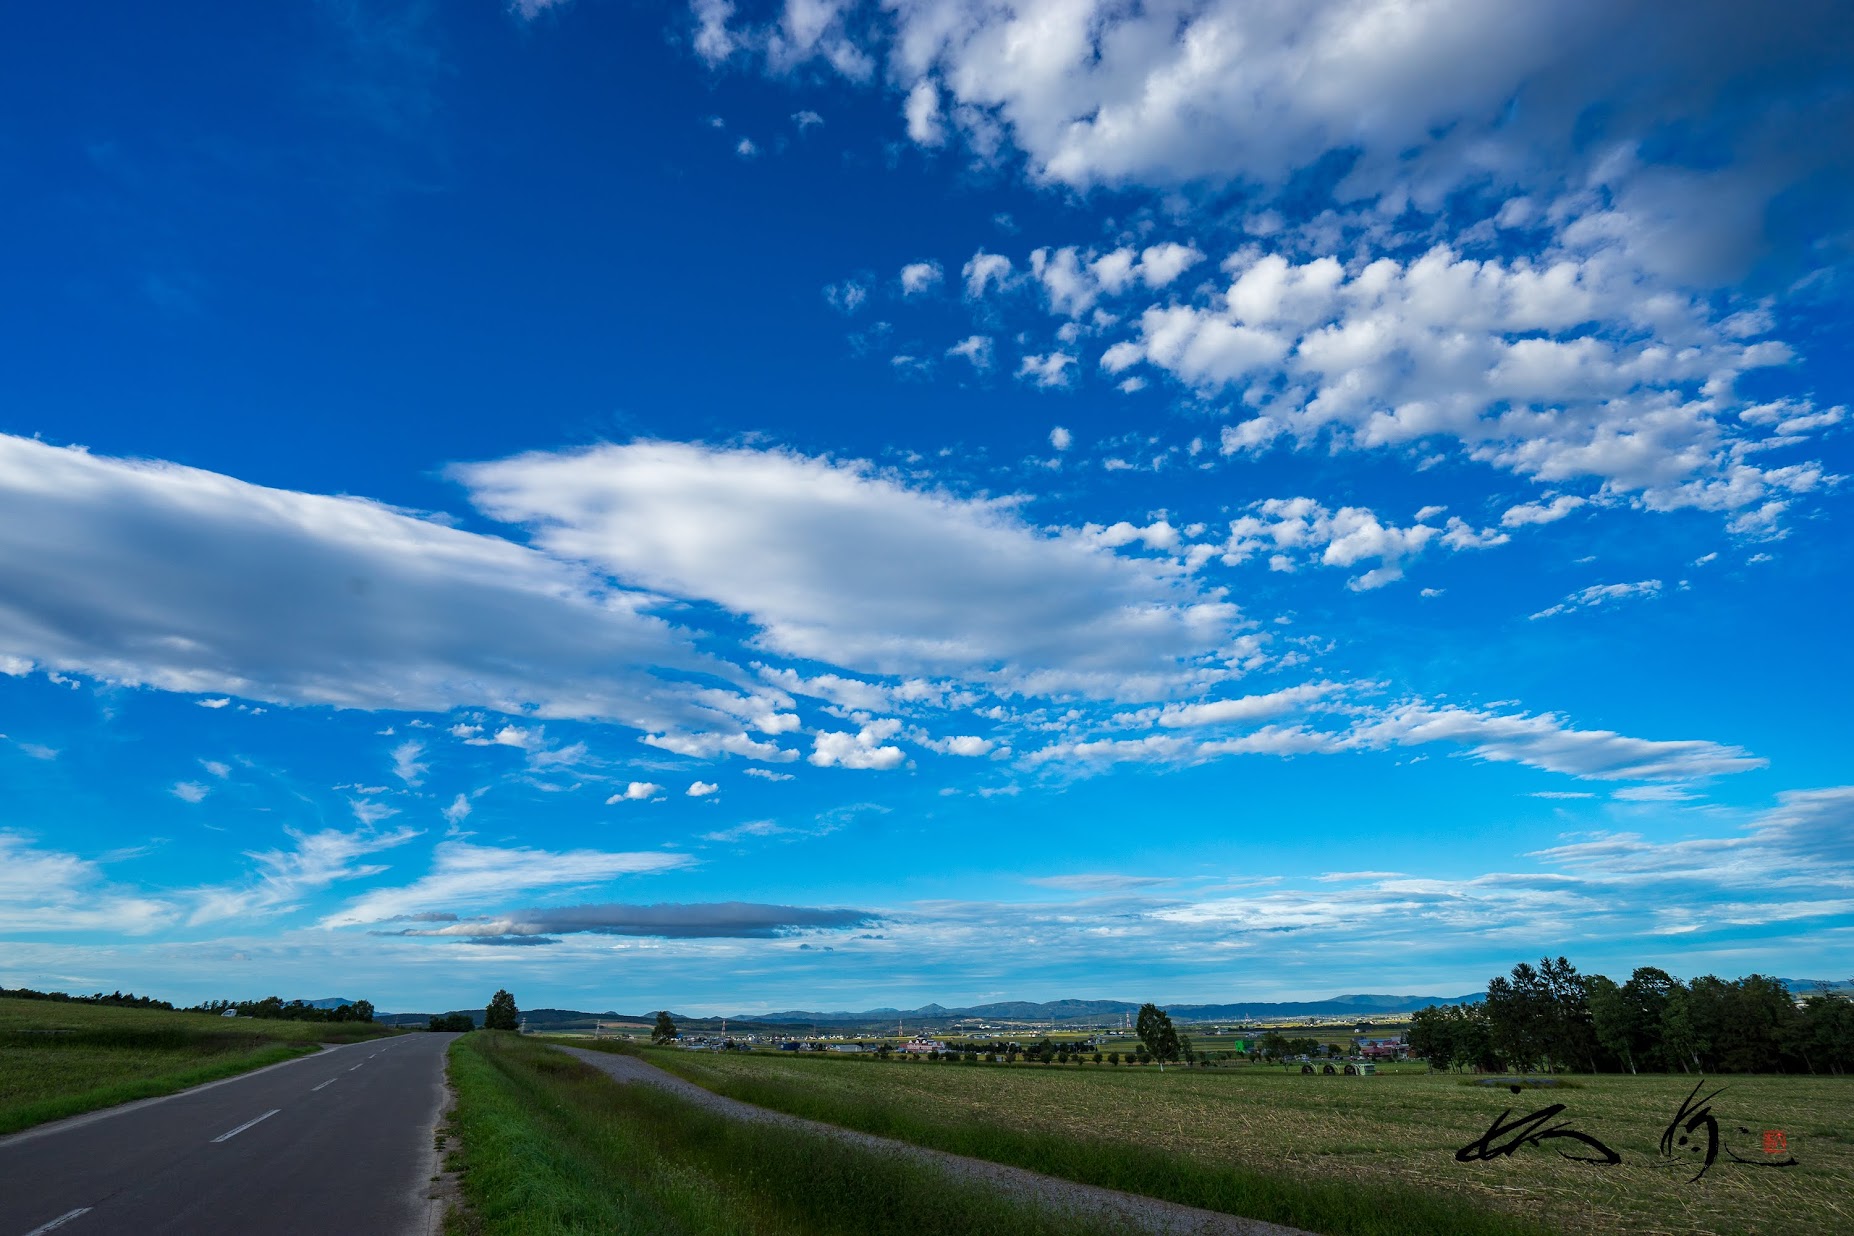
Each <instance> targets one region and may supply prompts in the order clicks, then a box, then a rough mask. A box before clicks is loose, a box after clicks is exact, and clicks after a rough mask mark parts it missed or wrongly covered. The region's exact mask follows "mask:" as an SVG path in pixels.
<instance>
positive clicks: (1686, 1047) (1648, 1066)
mask: <svg viewBox="0 0 1854 1236" xmlns="http://www.w3.org/2000/svg"><path fill="white" fill-rule="evenodd" d="M1408 1042H1409V1046H1410V1053H1411V1054H1412V1055H1415V1056H1421V1057H1423V1058H1424V1059H1426V1060H1428V1061H1429V1063H1430V1065H1431V1067H1434V1068H1452V1069H1470V1068H1472V1069H1479V1070H1483V1071H1493V1072H1498V1071H1502V1070H1508V1071H1515V1072H1532V1071H1543V1072H1547V1073H1549V1072H1557V1071H1578V1072H1590V1073H1602V1072H1610V1073H1614V1072H1623V1071H1627V1072H1631V1073H1640V1072H1660V1073H1672V1072H1676V1071H1678V1072H1683V1073H1832V1074H1844V1073H1849V1072H1854V1000H1850V999H1848V998H1847V997H1846V996H1844V995H1840V994H1837V993H1835V992H1832V991H1829V990H1827V989H1826V988H1824V989H1822V990H1819V991H1816V992H1815V993H1813V994H1811V995H1809V996H1806V997H1804V998H1803V999H1802V1000H1801V1001H1797V1000H1796V999H1795V998H1794V997H1793V996H1792V995H1791V994H1790V992H1789V989H1788V988H1786V987H1784V985H1783V984H1782V983H1781V982H1779V981H1778V980H1776V979H1774V978H1771V977H1769V976H1767V975H1762V974H1750V975H1746V976H1745V977H1743V978H1738V979H1732V980H1729V981H1728V980H1725V979H1720V978H1717V977H1714V976H1713V975H1710V974H1709V975H1704V976H1701V977H1699V978H1696V979H1693V980H1692V981H1691V982H1684V983H1683V982H1682V981H1680V980H1679V979H1677V978H1675V977H1674V976H1673V975H1671V974H1669V973H1668V972H1667V971H1665V970H1662V969H1659V968H1657V967H1655V966H1641V967H1639V968H1637V969H1636V970H1635V972H1634V973H1633V974H1631V975H1630V976H1629V978H1628V981H1627V982H1623V983H1617V982H1615V981H1614V980H1613V979H1610V978H1608V977H1607V976H1605V975H1601V974H1591V975H1584V974H1580V973H1578V970H1577V967H1576V966H1574V965H1572V964H1571V963H1570V962H1569V961H1568V960H1566V959H1565V958H1563V957H1558V958H1550V957H1547V958H1542V959H1541V960H1540V962H1539V964H1538V965H1537V966H1536V967H1535V966H1533V965H1531V964H1530V963H1528V962H1523V961H1522V962H1520V963H1519V964H1518V965H1516V966H1514V967H1513V969H1512V971H1511V973H1510V974H1508V975H1498V976H1495V977H1494V978H1493V979H1491V980H1490V981H1489V982H1488V984H1487V994H1486V997H1485V998H1484V999H1483V1000H1482V1001H1481V1002H1480V1003H1478V1004H1467V1005H1455V1006H1453V1007H1440V1006H1432V1007H1430V1008H1426V1009H1422V1010H1420V1011H1419V1012H1417V1013H1416V1015H1415V1016H1414V1017H1413V1018H1412V1019H1411V1024H1410V1033H1409V1037H1408Z"/></svg>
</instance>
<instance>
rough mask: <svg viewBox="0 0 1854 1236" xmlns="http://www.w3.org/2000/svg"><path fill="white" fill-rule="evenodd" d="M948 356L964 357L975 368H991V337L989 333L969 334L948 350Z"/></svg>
mask: <svg viewBox="0 0 1854 1236" xmlns="http://www.w3.org/2000/svg"><path fill="white" fill-rule="evenodd" d="M946 354H947V355H948V356H960V357H964V358H965V359H966V360H967V361H968V362H970V363H971V365H972V367H973V368H974V369H979V370H985V369H990V368H991V337H990V336H989V335H967V336H966V337H965V338H964V339H961V340H960V341H959V342H958V343H956V344H954V345H953V346H952V347H950V348H948V349H947V350H946Z"/></svg>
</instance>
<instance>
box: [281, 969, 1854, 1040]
mask: <svg viewBox="0 0 1854 1236" xmlns="http://www.w3.org/2000/svg"><path fill="white" fill-rule="evenodd" d="M1778 981H1779V982H1781V983H1782V984H1783V985H1784V986H1785V987H1787V988H1789V989H1790V990H1791V991H1792V992H1794V993H1795V994H1797V995H1798V996H1807V995H1810V994H1813V993H1814V992H1815V991H1816V990H1817V989H1818V988H1819V987H1821V986H1822V985H1824V984H1826V985H1827V986H1828V987H1830V988H1831V989H1833V990H1835V991H1840V992H1848V991H1854V981H1851V980H1845V979H1844V980H1839V981H1834V980H1818V979H1780V980H1778ZM1485 997H1486V993H1485V992H1480V991H1475V992H1470V993H1468V994H1467V995H1465V996H1389V995H1370V994H1366V995H1345V996H1331V997H1329V998H1327V999H1325V1000H1249V1001H1242V1002H1232V1003H1229V1004H1165V1005H1161V1006H1160V1007H1161V1008H1163V1009H1164V1010H1165V1011H1166V1012H1167V1013H1169V1014H1171V1015H1172V1016H1173V1017H1174V1018H1176V1019H1177V1020H1179V1021H1181V1022H1231V1021H1278V1020H1282V1019H1286V1018H1293V1017H1327V1018H1341V1019H1344V1018H1355V1017H1383V1016H1385V1015H1387V1014H1391V1013H1413V1012H1415V1011H1416V1010H1417V1009H1420V1008H1427V1007H1429V1006H1430V1005H1432V1004H1474V1003H1477V1002H1479V1001H1480V1000H1482V999H1484V998H1485ZM309 1003H311V1004H314V1005H316V1006H317V1007H318V1008H337V1007H339V1006H341V1005H343V1004H350V1003H352V1001H349V1000H343V999H340V998H331V999H327V1000H312V1001H309ZM1139 1008H1140V1006H1139V1005H1138V1004H1136V1003H1134V1002H1133V1001H1130V1000H1048V1001H1044V1002H1041V1003H1037V1002H1034V1001H1029V1000H1002V1001H998V1002H996V1003H993V1004H973V1005H967V1006H965V1007H963V1008H948V1007H946V1006H945V1005H943V1004H924V1005H922V1006H921V1007H919V1008H916V1009H895V1008H879V1009H864V1010H863V1011H861V1012H850V1011H847V1010H838V1011H836V1012H816V1011H812V1010H805V1009H787V1010H785V1011H782V1012H777V1013H739V1014H730V1015H729V1016H727V1017H726V1018H720V1017H696V1016H693V1015H691V1014H685V1013H676V1012H671V1014H670V1016H671V1017H672V1018H673V1019H674V1020H675V1022H676V1024H677V1025H678V1026H685V1027H688V1028H690V1029H707V1028H712V1027H717V1026H719V1025H720V1024H721V1023H722V1022H723V1021H726V1022H728V1023H729V1024H731V1025H749V1024H750V1025H752V1026H754V1027H755V1028H756V1029H757V1030H758V1031H761V1032H764V1033H778V1032H782V1031H796V1030H801V1029H804V1028H805V1027H809V1026H834V1027H837V1028H839V1029H850V1028H857V1027H870V1028H873V1029H877V1030H880V1029H882V1028H885V1027H888V1026H891V1025H893V1024H894V1023H895V1022H896V1021H897V1020H900V1021H902V1022H903V1023H905V1024H906V1025H907V1027H908V1028H909V1029H910V1030H925V1029H933V1028H939V1029H945V1028H947V1027H949V1026H950V1025H951V1023H953V1022H959V1021H972V1020H978V1021H988V1022H1033V1023H1034V1022H1044V1023H1052V1022H1094V1023H1101V1022H1109V1021H1113V1020H1117V1019H1120V1018H1121V1017H1123V1016H1130V1015H1132V1014H1134V1013H1137V1012H1139ZM450 1011H453V1012H463V1013H468V1014H469V1015H470V1016H471V1017H472V1018H473V1019H474V1020H475V1021H476V1022H477V1023H478V1024H479V1025H480V1024H482V1020H483V1010H482V1009H457V1010H450ZM432 1016H433V1014H430V1013H382V1014H378V1015H376V1020H378V1021H382V1022H385V1023H387V1024H388V1025H398V1026H408V1025H424V1024H425V1023H426V1022H427V1021H428V1020H429V1019H430V1018H431V1017H432ZM522 1017H523V1018H524V1019H525V1020H526V1021H527V1023H528V1027H529V1029H531V1030H535V1029H542V1030H589V1029H591V1028H592V1027H593V1025H594V1023H596V1022H604V1023H606V1024H607V1025H611V1024H612V1023H616V1022H629V1023H631V1024H633V1025H642V1026H648V1025H650V1024H651V1023H652V1022H653V1021H654V1020H655V1019H656V1013H655V1012H654V1011H652V1012H648V1013H616V1012H612V1011H610V1010H607V1011H605V1012H603V1013H588V1012H582V1011H580V1010H577V1009H524V1010H522Z"/></svg>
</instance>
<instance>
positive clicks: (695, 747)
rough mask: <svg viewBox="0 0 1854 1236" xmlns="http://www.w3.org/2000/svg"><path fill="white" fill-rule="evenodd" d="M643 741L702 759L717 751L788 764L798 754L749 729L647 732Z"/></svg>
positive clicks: (713, 754) (721, 753) (717, 753)
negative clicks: (762, 738) (731, 732)
mask: <svg viewBox="0 0 1854 1236" xmlns="http://www.w3.org/2000/svg"><path fill="white" fill-rule="evenodd" d="M643 741H644V742H645V743H646V744H648V745H649V746H652V747H657V748H660V749H662V750H664V751H674V752H675V753H676V754H677V755H686V756H690V757H691V758H694V759H698V760H706V759H712V758H713V757H715V756H717V755H738V756H741V757H743V758H745V759H749V760H766V761H769V762H771V763H774V764H784V763H787V762H789V761H791V760H795V759H797V758H798V753H797V752H796V751H787V750H785V749H784V748H782V747H780V746H779V744H777V743H771V742H761V741H759V740H758V739H756V738H754V737H752V736H751V735H749V734H747V733H745V732H741V733H735V734H674V733H672V734H646V735H644V737H643Z"/></svg>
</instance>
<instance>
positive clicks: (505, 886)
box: [321, 841, 694, 927]
mask: <svg viewBox="0 0 1854 1236" xmlns="http://www.w3.org/2000/svg"><path fill="white" fill-rule="evenodd" d="M693 861H694V860H692V859H691V858H689V856H688V855H686V854H668V853H664V852H663V851H646V852H643V853H610V852H607V851H603V850H559V851H553V850H538V849H530V848H527V847H501V846H483V845H472V844H471V843H469V842H467V841H443V842H439V843H438V845H437V847H436V849H435V850H434V851H433V853H432V864H431V870H430V872H429V873H428V874H426V875H425V876H423V877H421V878H420V879H418V880H415V881H414V882H412V883H411V884H408V885H405V886H404V887H401V888H381V889H375V890H373V891H372V892H368V893H363V894H362V895H361V896H359V897H356V898H355V899H354V900H352V901H350V902H349V903H348V904H347V905H346V906H344V907H342V908H341V909H340V910H337V911H336V912H334V913H333V914H330V915H328V916H327V917H325V918H324V919H323V920H322V924H321V925H322V926H324V927H345V926H352V925H355V924H367V923H380V922H385V921H387V920H389V919H393V918H398V917H401V916H404V915H409V914H417V913H421V912H425V911H433V910H454V909H456V908H458V907H466V906H470V907H473V906H478V905H482V904H485V903H488V902H495V901H501V900H505V899H507V898H510V897H515V896H520V895H522V894H526V893H531V892H533V891H535V890H537V889H556V888H582V887H590V886H592V885H597V884H603V883H605V882H606V881H607V880H612V879H616V878H617V877H619V876H625V875H646V874H650V873H653V872H659V871H670V870H673V869H675V868H678V867H686V866H688V865H689V864H690V863H691V862H693Z"/></svg>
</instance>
